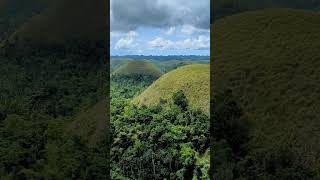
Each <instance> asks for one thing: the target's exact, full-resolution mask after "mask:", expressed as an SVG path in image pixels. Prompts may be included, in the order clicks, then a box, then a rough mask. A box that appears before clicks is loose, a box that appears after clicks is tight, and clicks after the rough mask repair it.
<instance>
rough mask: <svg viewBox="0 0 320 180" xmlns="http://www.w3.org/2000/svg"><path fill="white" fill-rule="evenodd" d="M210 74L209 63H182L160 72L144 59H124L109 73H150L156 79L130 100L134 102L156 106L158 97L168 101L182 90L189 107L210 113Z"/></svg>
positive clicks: (120, 74) (158, 100) (158, 101)
mask: <svg viewBox="0 0 320 180" xmlns="http://www.w3.org/2000/svg"><path fill="white" fill-rule="evenodd" d="M209 74H210V66H209V65H208V64H190V65H185V64H181V66H180V67H178V68H177V69H175V70H172V71H170V72H168V73H165V74H163V73H162V72H161V71H160V69H159V68H158V67H157V66H155V65H154V64H152V63H150V62H146V61H127V62H126V63H124V64H122V65H121V66H120V67H118V68H117V69H116V70H115V71H114V72H113V73H112V76H126V77H130V76H136V75H141V76H152V77H154V78H155V79H156V81H155V82H153V83H152V84H151V85H150V86H149V87H148V88H147V89H146V90H145V91H144V92H143V93H142V94H141V95H140V96H138V97H136V98H135V99H134V100H133V102H134V103H135V104H137V105H147V106H151V105H157V104H159V103H160V100H168V99H170V98H171V97H172V95H173V94H174V93H176V92H178V91H179V90H182V91H183V92H184V93H185V95H186V97H187V98H188V100H189V103H190V105H191V107H193V108H195V109H201V110H202V111H204V112H206V113H209V99H210V98H209V93H210V90H209V83H210V80H209V77H210V76H209Z"/></svg>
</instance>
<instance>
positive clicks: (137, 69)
mask: <svg viewBox="0 0 320 180" xmlns="http://www.w3.org/2000/svg"><path fill="white" fill-rule="evenodd" d="M131 75H149V76H154V77H157V78H158V77H160V76H161V75H162V72H161V71H160V70H159V69H158V68H157V67H156V66H155V65H154V64H152V63H149V62H146V61H128V62H127V63H125V64H123V65H122V66H120V67H119V68H118V69H116V70H115V71H114V73H113V76H131Z"/></svg>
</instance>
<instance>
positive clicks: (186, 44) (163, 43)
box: [147, 36, 210, 50]
mask: <svg viewBox="0 0 320 180" xmlns="http://www.w3.org/2000/svg"><path fill="white" fill-rule="evenodd" d="M147 46H148V48H149V49H160V50H168V49H171V50H203V49H209V48H210V38H209V37H207V36H199V37H197V38H187V39H184V40H179V41H172V40H168V39H164V38H162V37H156V38H155V39H153V40H151V41H149V42H148V45H147Z"/></svg>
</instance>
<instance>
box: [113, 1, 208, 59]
mask: <svg viewBox="0 0 320 180" xmlns="http://www.w3.org/2000/svg"><path fill="white" fill-rule="evenodd" d="M209 28H210V1H209V0H197V1H194V0H152V1H151V0H111V34H110V36H111V47H110V50H111V55H209V54H210V32H209Z"/></svg>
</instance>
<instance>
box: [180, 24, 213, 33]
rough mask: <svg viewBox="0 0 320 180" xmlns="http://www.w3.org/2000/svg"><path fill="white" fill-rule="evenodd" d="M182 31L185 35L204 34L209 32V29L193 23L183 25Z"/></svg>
mask: <svg viewBox="0 0 320 180" xmlns="http://www.w3.org/2000/svg"><path fill="white" fill-rule="evenodd" d="M181 33H182V34H185V35H193V34H204V33H209V30H208V29H199V28H196V27H194V26H192V25H183V26H182V28H181Z"/></svg>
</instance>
